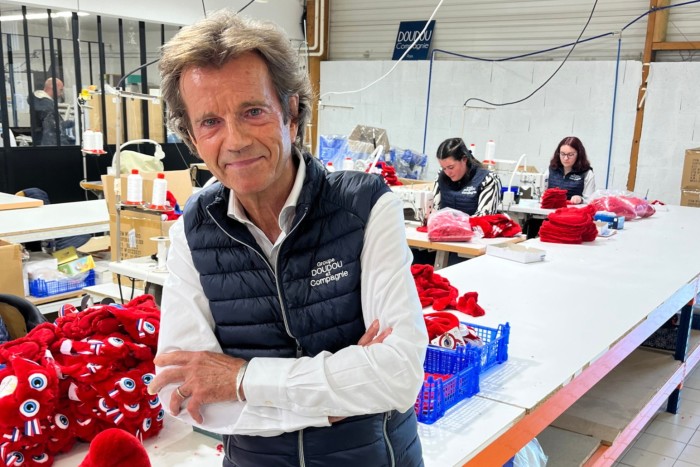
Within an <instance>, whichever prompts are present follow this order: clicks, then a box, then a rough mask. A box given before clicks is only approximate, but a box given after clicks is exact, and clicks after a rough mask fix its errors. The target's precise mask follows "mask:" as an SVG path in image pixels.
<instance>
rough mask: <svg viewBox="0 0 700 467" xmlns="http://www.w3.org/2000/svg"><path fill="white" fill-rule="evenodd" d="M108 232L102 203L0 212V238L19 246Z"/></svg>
mask: <svg viewBox="0 0 700 467" xmlns="http://www.w3.org/2000/svg"><path fill="white" fill-rule="evenodd" d="M108 231H109V212H108V211H107V204H106V203H105V200H103V199H98V200H93V201H78V202H75V203H61V204H49V205H46V206H39V207H37V208H33V209H14V210H9V211H0V238H2V239H3V240H6V241H9V242H15V243H23V242H33V241H37V240H46V239H50V238H60V237H69V236H71V235H81V234H91V233H98V232H108Z"/></svg>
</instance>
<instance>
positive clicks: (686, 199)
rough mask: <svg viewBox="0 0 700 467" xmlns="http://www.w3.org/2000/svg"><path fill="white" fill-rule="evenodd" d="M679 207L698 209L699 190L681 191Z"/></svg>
mask: <svg viewBox="0 0 700 467" xmlns="http://www.w3.org/2000/svg"><path fill="white" fill-rule="evenodd" d="M681 206H689V207H691V208H700V190H681Z"/></svg>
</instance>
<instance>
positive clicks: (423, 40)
mask: <svg viewBox="0 0 700 467" xmlns="http://www.w3.org/2000/svg"><path fill="white" fill-rule="evenodd" d="M424 27H425V21H401V23H400V24H399V33H398V34H397V35H396V45H395V46H394V56H393V57H391V59H392V60H398V59H399V58H401V56H402V55H403V54H404V52H406V49H407V48H409V47H411V44H413V41H415V40H416V38H417V37H418V35H419V34H420V32H421V31H422V30H423V28H424ZM434 28H435V20H432V21H431V22H430V24H429V25H428V27H427V28H426V30H425V32H424V33H423V34H421V36H420V39H418V42H416V45H414V46H413V48H412V49H411V50H410V51H409V52H408V53H407V54H406V56H405V57H404V60H427V59H428V52H429V51H430V41H431V40H432V38H433V29H434Z"/></svg>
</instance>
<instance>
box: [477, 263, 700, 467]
mask: <svg viewBox="0 0 700 467" xmlns="http://www.w3.org/2000/svg"><path fill="white" fill-rule="evenodd" d="M698 281H699V279H698V278H697V277H696V278H695V279H694V280H693V281H692V282H691V283H689V284H686V286H685V287H684V288H683V289H689V290H688V292H689V293H691V294H696V293H697V290H698ZM679 292H681V291H679ZM692 296H693V297H694V296H695V295H692ZM682 306H683V303H675V300H674V299H673V297H672V298H671V299H669V300H667V301H666V302H665V303H664V304H662V305H660V307H659V308H662V311H659V312H653V313H651V315H650V316H649V317H648V318H647V319H646V320H644V321H643V322H641V323H640V324H639V325H638V326H637V327H636V328H634V329H633V330H632V331H630V332H629V333H628V334H627V335H626V336H625V337H623V338H622V339H620V340H619V341H618V342H616V343H615V344H613V345H612V347H611V348H610V349H609V350H608V351H607V352H606V353H605V354H603V355H602V356H601V357H600V358H598V359H597V360H596V361H595V362H593V363H591V364H590V365H589V366H588V367H587V368H586V369H584V370H583V371H582V372H581V374H579V375H578V376H576V377H575V378H574V379H573V380H572V381H571V382H570V383H569V384H567V385H566V386H564V387H562V388H561V389H559V390H558V391H556V392H554V393H553V394H551V395H550V397H549V398H548V399H547V400H545V401H544V402H542V404H540V405H539V406H537V407H536V408H534V409H532V410H531V411H530V412H529V413H528V414H526V415H525V416H524V417H523V418H522V419H521V420H520V421H518V422H517V423H515V424H514V425H513V426H512V427H511V428H510V429H509V430H508V431H506V432H505V433H503V434H502V435H501V436H499V437H498V438H497V439H496V440H495V441H493V442H492V443H491V444H489V445H488V446H486V447H485V448H484V449H482V450H481V451H480V452H479V453H478V454H476V455H475V456H474V457H473V458H472V459H471V460H469V461H468V462H467V463H466V464H464V465H465V466H469V467H481V466H485V465H503V464H505V463H506V462H507V461H508V460H509V459H510V458H512V457H513V456H514V455H515V453H517V452H518V451H519V450H520V449H522V447H523V446H525V445H526V444H527V443H528V442H530V440H532V438H534V437H535V436H537V435H538V434H539V433H541V432H542V430H544V429H545V428H546V427H547V426H549V425H550V424H551V423H552V422H553V421H554V420H555V419H556V418H557V417H558V416H559V415H561V414H562V413H564V411H565V410H566V409H568V408H569V407H571V405H573V403H574V402H576V401H577V400H578V399H580V398H581V396H583V395H584V394H585V393H586V392H588V391H589V390H590V389H591V388H592V387H593V386H594V385H595V384H596V383H597V382H598V381H600V380H601V379H603V377H604V376H605V375H607V374H608V373H609V372H610V371H612V369H613V368H615V367H616V366H617V365H619V364H620V362H621V361H622V360H624V359H625V358H626V357H627V356H628V355H629V354H631V353H632V352H633V351H634V350H635V349H636V348H637V347H639V345H640V344H641V343H642V342H644V340H646V338H647V337H649V336H650V335H651V334H652V333H653V332H654V331H656V330H657V329H659V327H661V325H662V324H663V323H665V322H666V321H667V320H668V319H669V318H670V317H671V316H672V315H673V314H674V313H675V312H676V311H677V310H680V309H681V307H682ZM657 310H658V308H657ZM699 354H700V353H699Z"/></svg>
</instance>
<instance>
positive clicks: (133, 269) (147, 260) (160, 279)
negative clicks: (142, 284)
mask: <svg viewBox="0 0 700 467" xmlns="http://www.w3.org/2000/svg"><path fill="white" fill-rule="evenodd" d="M157 266H158V264H157V262H156V261H155V260H153V259H151V257H150V256H142V257H139V258H131V259H124V260H121V261H119V262H117V261H112V262H110V263H109V264H108V265H107V267H108V268H109V270H110V271H112V272H114V273H117V274H122V275H124V276H128V277H133V278H134V279H137V280H142V281H146V282H148V283H150V284H156V285H160V286H162V285H164V284H165V280H166V279H167V278H168V274H169V273H168V271H167V269H163V270H159V269H158V268H157Z"/></svg>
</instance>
